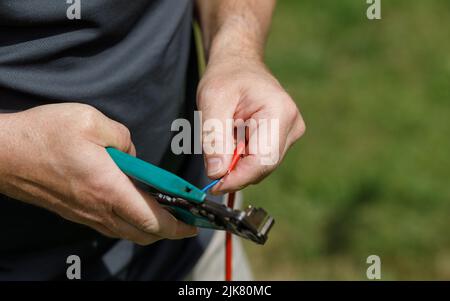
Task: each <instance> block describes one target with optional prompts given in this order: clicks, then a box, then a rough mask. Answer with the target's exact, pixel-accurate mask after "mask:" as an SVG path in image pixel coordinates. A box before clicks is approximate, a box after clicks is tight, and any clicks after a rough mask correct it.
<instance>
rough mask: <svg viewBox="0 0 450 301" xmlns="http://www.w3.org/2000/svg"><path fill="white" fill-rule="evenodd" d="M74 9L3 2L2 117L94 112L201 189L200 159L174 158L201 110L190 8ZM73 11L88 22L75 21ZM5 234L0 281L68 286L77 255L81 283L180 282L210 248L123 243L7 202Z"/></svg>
mask: <svg viewBox="0 0 450 301" xmlns="http://www.w3.org/2000/svg"><path fill="white" fill-rule="evenodd" d="M69 2H72V3H73V4H76V2H77V1H69ZM71 5H72V4H68V3H67V1H66V0H23V1H17V0H2V1H0V113H1V112H15V111H20V110H24V109H27V108H31V107H34V106H39V105H43V104H48V103H55V102H57V103H59V102H82V103H87V104H90V105H92V106H94V107H96V108H98V109H99V110H100V111H102V112H103V113H104V114H106V115H107V116H109V117H110V118H113V119H115V120H117V121H119V122H121V123H123V124H125V125H126V126H127V127H128V128H129V129H130V130H131V133H132V138H133V141H134V143H135V145H136V148H137V152H138V156H139V157H140V158H142V159H144V160H147V161H149V162H152V163H154V164H157V165H159V166H162V167H165V168H167V169H169V170H172V171H174V172H176V173H178V174H180V175H181V176H183V177H185V178H187V179H188V180H191V181H192V182H194V184H198V185H200V184H201V183H199V181H201V179H204V176H203V170H202V166H203V164H202V159H201V158H200V157H198V156H197V157H196V156H186V157H183V156H177V157H173V156H171V154H170V149H169V147H170V139H171V132H170V124H171V122H172V121H173V119H175V118H177V117H187V116H189V115H190V113H191V112H192V111H193V110H194V102H195V101H194V98H195V86H196V81H197V77H196V68H195V65H196V64H195V59H194V57H195V55H194V54H193V51H192V37H191V21H192V5H193V4H192V1H190V0H153V1H149V0H130V1H125V0H88V1H86V0H81V5H80V10H79V11H77V10H76V7H73V6H71ZM74 9H75V10H74ZM68 10H69V16H71V17H73V16H75V17H76V14H75V15H74V13H78V12H79V15H80V19H77V18H75V19H69V18H68V14H67V12H68ZM187 171H189V172H187ZM0 229H2V230H1V231H0V279H55V278H64V277H65V271H66V267H67V264H66V262H65V261H66V258H67V256H68V255H71V254H75V255H78V256H80V257H81V260H82V264H83V269H82V277H83V279H104V278H108V277H110V276H111V275H112V276H113V277H116V276H117V275H118V274H120V277H122V278H127V279H141V280H144V279H180V278H182V277H183V276H184V274H185V273H186V272H187V271H188V270H189V269H190V268H191V267H192V265H193V264H195V261H196V260H197V258H198V257H199V256H200V255H201V253H202V250H203V248H204V244H203V245H202V244H201V242H200V239H187V240H180V241H162V242H158V243H156V244H154V245H152V246H149V247H145V248H142V247H137V246H133V245H131V244H127V243H126V242H121V243H120V244H119V245H118V244H117V241H114V240H111V239H107V238H105V237H102V236H101V235H100V234H98V233H96V232H95V231H92V230H90V229H88V228H87V227H84V226H80V225H77V224H74V223H71V222H68V221H66V220H63V219H62V218H60V217H58V216H56V215H55V214H52V213H50V212H47V211H45V210H43V209H40V208H36V207H33V206H31V205H27V204H24V203H21V202H19V201H16V200H11V199H9V198H7V197H6V196H2V195H0ZM119 271H121V272H120V273H119Z"/></svg>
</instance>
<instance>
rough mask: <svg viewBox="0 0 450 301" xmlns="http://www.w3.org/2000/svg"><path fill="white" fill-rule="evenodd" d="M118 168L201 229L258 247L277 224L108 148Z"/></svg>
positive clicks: (259, 210) (256, 211)
mask: <svg viewBox="0 0 450 301" xmlns="http://www.w3.org/2000/svg"><path fill="white" fill-rule="evenodd" d="M106 151H107V152H108V153H109V155H110V156H111V158H112V159H113V161H114V162H115V163H116V164H117V166H118V167H119V168H120V169H121V170H122V172H124V173H125V174H126V175H128V176H129V177H131V178H133V179H135V180H137V181H139V182H142V183H144V184H146V185H149V186H150V187H151V188H152V189H151V190H152V192H151V193H152V195H153V197H154V198H155V199H156V200H157V201H158V202H159V203H160V204H161V205H162V206H164V207H165V208H166V209H168V210H169V211H170V212H171V213H172V214H173V215H174V216H175V217H176V218H178V219H179V220H181V221H183V222H185V223H187V224H190V225H194V226H197V227H201V228H210V229H216V230H225V231H229V232H231V233H233V234H236V235H238V236H240V237H243V238H246V239H249V240H251V241H253V242H255V243H257V244H264V243H265V242H266V240H267V236H268V233H269V231H270V229H271V227H272V226H273V224H274V219H273V217H271V216H269V215H268V214H267V212H266V211H265V210H264V209H262V208H255V207H252V206H248V207H247V208H246V209H245V210H243V211H241V210H236V209H231V208H228V207H226V206H225V205H223V204H220V203H217V202H214V201H211V200H208V199H207V195H206V192H204V191H202V190H200V189H199V188H197V187H196V186H194V185H192V184H191V183H189V182H187V181H185V180H184V179H182V178H180V177H178V176H177V175H175V174H173V173H171V172H169V171H167V170H164V169H162V168H159V167H157V166H155V165H153V164H150V163H148V162H145V161H143V160H141V159H139V158H136V157H133V156H131V155H128V154H126V153H124V152H121V151H119V150H117V149H115V148H112V147H107V148H106Z"/></svg>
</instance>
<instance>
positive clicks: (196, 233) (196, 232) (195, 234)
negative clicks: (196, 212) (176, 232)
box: [187, 228, 199, 238]
mask: <svg viewBox="0 0 450 301" xmlns="http://www.w3.org/2000/svg"><path fill="white" fill-rule="evenodd" d="M198 233H199V229H198V228H195V232H194V233H192V234H191V235H189V236H187V237H188V238H189V237H196V236H197V235H198Z"/></svg>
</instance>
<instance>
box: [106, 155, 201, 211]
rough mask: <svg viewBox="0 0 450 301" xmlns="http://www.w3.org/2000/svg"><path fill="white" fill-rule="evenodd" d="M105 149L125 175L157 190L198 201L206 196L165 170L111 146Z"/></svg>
mask: <svg viewBox="0 0 450 301" xmlns="http://www.w3.org/2000/svg"><path fill="white" fill-rule="evenodd" d="M106 151H107V152H108V153H109V155H110V156H111V158H112V159H113V160H114V162H115V163H116V164H117V166H118V167H119V168H120V169H121V170H122V171H123V172H124V173H125V174H126V175H128V176H130V177H132V178H134V179H136V180H138V181H140V182H143V183H145V184H147V185H149V186H151V187H153V188H155V189H157V190H158V191H161V192H164V193H166V194H169V195H172V196H177V197H180V198H183V199H186V200H190V201H194V202H199V203H200V202H203V200H204V199H205V197H206V194H205V193H204V192H203V191H201V190H200V189H198V188H197V187H195V186H194V185H192V184H191V183H189V182H187V181H185V180H183V179H182V178H180V177H178V176H177V175H174V174H173V173H171V172H168V171H167V170H164V169H162V168H159V167H157V166H155V165H153V164H150V163H148V162H145V161H143V160H141V159H138V158H136V157H133V156H131V155H128V154H126V153H124V152H121V151H119V150H117V149H115V148H112V147H107V148H106Z"/></svg>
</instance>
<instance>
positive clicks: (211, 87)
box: [197, 79, 227, 102]
mask: <svg viewBox="0 0 450 301" xmlns="http://www.w3.org/2000/svg"><path fill="white" fill-rule="evenodd" d="M225 86H226V85H224V84H223V82H222V81H219V80H214V79H212V80H208V82H206V83H203V84H202V85H201V87H200V88H199V90H198V91H199V92H198V95H197V96H198V99H199V102H202V101H204V100H207V99H215V98H222V97H224V96H225V95H226V93H227V92H226V91H227V90H226V88H225Z"/></svg>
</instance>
